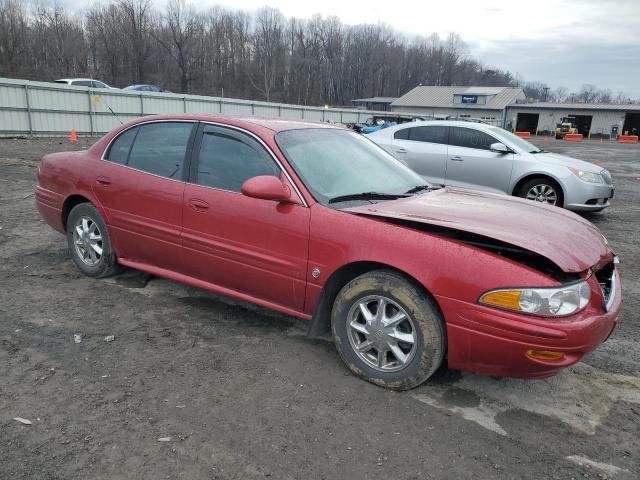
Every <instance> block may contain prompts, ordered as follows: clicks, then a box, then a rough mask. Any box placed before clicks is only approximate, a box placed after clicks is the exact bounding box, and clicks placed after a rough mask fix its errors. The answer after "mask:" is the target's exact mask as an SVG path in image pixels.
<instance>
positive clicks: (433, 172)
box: [392, 125, 449, 184]
mask: <svg viewBox="0 0 640 480" xmlns="http://www.w3.org/2000/svg"><path fill="white" fill-rule="evenodd" d="M448 128H449V127H447V126H444V125H431V126H419V127H409V128H403V129H401V130H396V131H395V132H394V135H393V147H392V148H393V155H394V156H395V157H396V158H398V159H400V160H403V161H404V162H405V163H406V164H407V165H408V166H409V167H410V168H411V169H412V170H414V171H415V172H417V173H418V174H419V175H422V176H423V177H424V178H426V179H427V180H428V181H430V182H432V183H440V184H444V182H445V172H446V164H447V130H448Z"/></svg>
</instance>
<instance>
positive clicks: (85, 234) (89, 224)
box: [73, 217, 103, 267]
mask: <svg viewBox="0 0 640 480" xmlns="http://www.w3.org/2000/svg"><path fill="white" fill-rule="evenodd" d="M102 242H103V240H102V233H101V232H100V228H99V227H98V224H97V223H96V222H94V221H93V220H92V219H91V218H90V217H80V218H79V219H78V221H77V222H76V224H75V225H74V226H73V244H74V246H75V249H76V254H77V255H78V258H80V260H82V262H83V263H84V264H85V265H88V266H90V267H95V266H96V265H97V264H98V263H100V260H101V259H102V248H103V247H102Z"/></svg>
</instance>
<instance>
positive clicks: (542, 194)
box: [516, 177, 563, 207]
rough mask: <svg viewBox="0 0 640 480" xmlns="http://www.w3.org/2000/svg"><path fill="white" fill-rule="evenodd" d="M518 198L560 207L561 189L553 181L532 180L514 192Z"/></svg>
mask: <svg viewBox="0 0 640 480" xmlns="http://www.w3.org/2000/svg"><path fill="white" fill-rule="evenodd" d="M516 195H517V196H518V197H522V198H526V199H527V200H533V201H535V202H540V203H546V204H547V205H554V206H556V207H562V205H563V197H562V189H561V188H560V185H558V184H557V183H556V182H555V181H554V180H551V179H550V178H545V177H538V178H532V179H531V180H528V181H527V182H525V183H524V184H523V185H522V186H521V187H520V188H518V191H517V192H516Z"/></svg>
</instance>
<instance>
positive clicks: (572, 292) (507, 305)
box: [478, 281, 591, 317]
mask: <svg viewBox="0 0 640 480" xmlns="http://www.w3.org/2000/svg"><path fill="white" fill-rule="evenodd" d="M590 298H591V289H590V288H589V285H587V283H586V282H584V281H582V282H578V283H574V284H571V285H564V286H562V287H558V288H509V289H507V288H505V289H499V290H491V291H490V292H487V293H485V294H483V295H482V296H481V297H480V298H479V299H478V303H480V304H482V305H488V306H490V307H496V308H501V309H504V310H511V311H513V312H518V313H526V314H528V315H536V316H539V317H564V316H567V315H572V314H574V313H577V312H579V311H580V310H582V309H583V308H584V307H586V306H587V303H589V299H590Z"/></svg>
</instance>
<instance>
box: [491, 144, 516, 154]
mask: <svg viewBox="0 0 640 480" xmlns="http://www.w3.org/2000/svg"><path fill="white" fill-rule="evenodd" d="M489 150H491V151H492V152H496V153H503V154H504V153H513V152H512V151H511V149H510V148H509V147H507V146H506V145H505V144H504V143H500V142H496V143H492V144H491V146H490V147H489Z"/></svg>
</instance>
